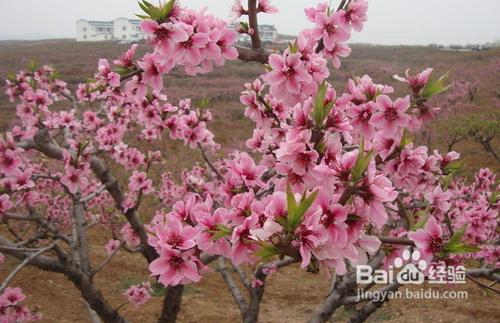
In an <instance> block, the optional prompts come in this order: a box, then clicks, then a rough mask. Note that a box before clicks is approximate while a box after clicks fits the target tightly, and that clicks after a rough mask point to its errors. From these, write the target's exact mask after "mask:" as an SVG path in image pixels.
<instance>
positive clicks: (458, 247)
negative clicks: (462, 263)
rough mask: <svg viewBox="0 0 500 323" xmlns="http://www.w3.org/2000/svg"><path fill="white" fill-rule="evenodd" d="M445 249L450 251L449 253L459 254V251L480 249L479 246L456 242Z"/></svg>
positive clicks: (466, 251) (476, 250)
mask: <svg viewBox="0 0 500 323" xmlns="http://www.w3.org/2000/svg"><path fill="white" fill-rule="evenodd" d="M445 250H446V251H448V252H450V253H456V254H461V253H469V252H478V251H481V248H479V247H476V246H469V245H466V244H463V243H460V244H457V245H455V246H453V247H449V248H447V249H445Z"/></svg>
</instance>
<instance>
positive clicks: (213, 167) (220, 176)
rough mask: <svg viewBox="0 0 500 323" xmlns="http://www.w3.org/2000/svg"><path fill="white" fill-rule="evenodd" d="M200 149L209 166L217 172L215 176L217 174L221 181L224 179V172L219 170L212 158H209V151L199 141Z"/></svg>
mask: <svg viewBox="0 0 500 323" xmlns="http://www.w3.org/2000/svg"><path fill="white" fill-rule="evenodd" d="M198 149H199V150H200V152H201V156H202V157H203V160H205V162H206V163H207V165H208V167H210V169H211V170H212V171H213V172H214V173H215V176H217V178H218V179H219V180H220V181H224V176H222V174H221V173H220V172H219V170H218V169H217V168H215V166H214V164H212V162H211V161H210V159H208V156H207V153H206V152H205V149H204V148H203V146H202V145H201V144H200V143H198Z"/></svg>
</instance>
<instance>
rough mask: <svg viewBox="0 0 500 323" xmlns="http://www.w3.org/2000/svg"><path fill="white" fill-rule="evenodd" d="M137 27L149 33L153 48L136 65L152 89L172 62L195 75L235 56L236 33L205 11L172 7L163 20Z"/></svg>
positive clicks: (170, 66)
mask: <svg viewBox="0 0 500 323" xmlns="http://www.w3.org/2000/svg"><path fill="white" fill-rule="evenodd" d="M141 28H142V30H143V31H144V32H145V33H146V34H148V35H149V36H150V43H151V44H152V45H153V46H154V50H155V51H154V53H153V54H147V55H146V56H145V57H144V59H143V60H142V61H141V62H139V67H141V68H142V69H143V70H144V74H143V81H144V82H145V83H146V84H148V85H150V86H151V87H152V88H153V89H155V90H161V88H162V86H163V84H162V81H161V75H162V74H164V73H167V72H169V71H170V70H171V69H172V68H173V67H174V66H176V65H181V66H184V69H185V71H186V73H188V74H190V75H195V74H199V73H207V72H210V71H212V69H213V67H214V64H215V65H223V64H224V62H225V61H226V60H234V59H236V58H238V52H237V51H236V49H235V48H234V47H233V44H234V43H235V41H236V33H235V32H234V31H232V30H230V29H228V28H227V24H226V22H224V21H223V20H220V19H218V18H216V17H214V16H212V15H208V14H206V13H205V10H201V11H199V12H195V11H193V10H191V9H187V8H180V7H178V6H176V7H174V9H173V10H172V11H171V13H170V15H169V17H168V20H167V21H165V22H162V23H159V22H157V21H154V20H151V19H146V20H143V21H142V23H141Z"/></svg>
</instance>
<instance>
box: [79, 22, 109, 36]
mask: <svg viewBox="0 0 500 323" xmlns="http://www.w3.org/2000/svg"><path fill="white" fill-rule="evenodd" d="M112 39H113V22H112V21H91V20H85V19H80V20H78V21H77V22H76V41H106V40H112Z"/></svg>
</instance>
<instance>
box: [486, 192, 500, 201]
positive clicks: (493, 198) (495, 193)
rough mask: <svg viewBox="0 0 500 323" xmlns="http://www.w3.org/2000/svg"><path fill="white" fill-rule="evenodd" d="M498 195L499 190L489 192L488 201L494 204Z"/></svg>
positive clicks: (499, 194) (499, 193)
mask: <svg viewBox="0 0 500 323" xmlns="http://www.w3.org/2000/svg"><path fill="white" fill-rule="evenodd" d="M499 196H500V192H496V191H495V192H491V195H490V197H488V202H490V204H496V203H497V201H498V197H499Z"/></svg>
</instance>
